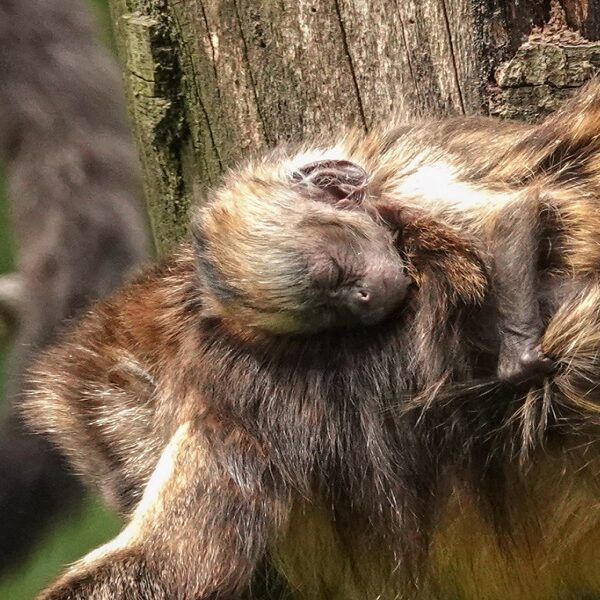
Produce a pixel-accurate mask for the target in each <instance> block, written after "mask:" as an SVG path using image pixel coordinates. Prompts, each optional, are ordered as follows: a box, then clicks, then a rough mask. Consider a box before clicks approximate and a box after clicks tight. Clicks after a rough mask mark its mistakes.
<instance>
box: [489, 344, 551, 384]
mask: <svg viewBox="0 0 600 600" xmlns="http://www.w3.org/2000/svg"><path fill="white" fill-rule="evenodd" d="M553 370H554V362H553V361H552V360H551V359H550V358H548V357H547V356H546V355H545V354H544V353H543V351H542V348H541V346H540V344H539V343H538V344H536V345H524V344H523V343H521V344H520V345H517V346H514V345H513V346H511V345H507V346H505V347H504V348H503V349H502V351H501V352H500V360H499V361H498V378H499V379H500V380H501V381H503V382H505V383H510V384H513V385H518V384H523V383H533V382H535V381H541V380H542V379H543V378H544V377H546V376H547V375H549V374H550V373H552V371H553Z"/></svg>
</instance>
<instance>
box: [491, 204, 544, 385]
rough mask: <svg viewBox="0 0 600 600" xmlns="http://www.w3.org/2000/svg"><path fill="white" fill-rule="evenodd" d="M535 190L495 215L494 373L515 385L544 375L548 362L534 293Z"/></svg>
mask: <svg viewBox="0 0 600 600" xmlns="http://www.w3.org/2000/svg"><path fill="white" fill-rule="evenodd" d="M538 198H539V196H538V194H537V193H533V194H527V195H526V196H525V197H523V198H521V199H519V200H518V201H516V202H514V203H510V204H508V205H507V206H506V207H504V208H503V209H502V210H501V211H499V213H498V215H497V217H496V218H495V219H494V222H493V223H494V225H493V232H492V235H491V240H492V248H491V254H492V261H493V268H492V277H493V284H494V290H495V292H496V297H497V306H498V313H499V317H500V322H499V333H500V351H499V357H498V377H499V378H500V379H501V380H503V381H508V382H512V383H519V382H523V381H526V380H528V379H531V378H532V377H538V376H540V375H543V374H544V373H548V372H549V371H550V370H551V369H552V361H551V360H550V359H548V358H547V357H545V356H544V354H543V352H542V350H541V346H540V340H541V337H542V333H543V324H542V320H541V316H540V309H539V301H538V295H537V293H536V286H537V274H538V262H539V244H540V223H541V216H540V211H541V207H540V203H539V199H538Z"/></svg>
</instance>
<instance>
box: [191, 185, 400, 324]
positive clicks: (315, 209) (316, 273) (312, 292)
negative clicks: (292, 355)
mask: <svg viewBox="0 0 600 600" xmlns="http://www.w3.org/2000/svg"><path fill="white" fill-rule="evenodd" d="M194 233H195V238H196V241H197V249H198V260H199V269H200V273H201V278H202V281H203V283H204V285H205V286H206V289H207V297H208V301H207V311H208V313H209V314H212V315H215V316H218V317H221V318H223V319H224V320H226V321H229V322H232V321H233V322H235V324H236V325H237V326H238V327H242V328H256V329H259V330H263V331H266V332H269V333H275V334H306V333H314V332H318V331H323V330H326V329H330V328H335V327H362V326H368V325H373V324H376V323H379V322H381V321H382V320H383V319H385V318H386V317H388V316H389V315H391V314H392V313H393V312H394V311H396V310H397V309H399V308H400V307H401V306H402V304H403V301H404V299H405V297H406V294H407V291H408V288H409V286H410V284H411V280H410V278H409V277H408V275H407V274H406V269H405V264H404V262H403V260H402V258H401V257H400V255H399V254H398V252H397V250H396V248H395V245H394V241H393V239H392V235H391V233H390V232H389V231H388V229H387V228H385V227H383V226H381V225H380V224H378V223H377V222H376V221H375V220H374V219H373V218H372V217H371V216H369V215H368V214H367V213H366V212H364V211H362V210H340V209H338V208H336V207H335V206H332V205H331V204H330V203H327V202H318V201H315V198H314V196H312V195H311V196H310V197H308V196H307V194H306V193H304V190H303V189H298V188H296V187H294V186H289V185H282V184H279V183H278V182H273V181H269V182H265V181H263V180H256V179H255V180H241V181H240V180H237V181H236V180H235V179H234V180H232V181H231V182H230V184H229V185H228V186H226V187H225V188H223V189H221V190H219V191H217V193H216V194H215V197H214V198H213V199H212V202H210V203H209V204H208V206H207V207H206V208H204V209H203V210H201V211H200V212H199V213H198V215H197V218H196V219H195V222H194Z"/></svg>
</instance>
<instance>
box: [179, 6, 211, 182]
mask: <svg viewBox="0 0 600 600" xmlns="http://www.w3.org/2000/svg"><path fill="white" fill-rule="evenodd" d="M172 14H173V21H174V22H175V27H176V28H177V31H178V35H177V36H176V39H177V40H178V41H179V42H180V43H179V47H180V48H182V50H183V52H184V53H185V54H186V55H187V60H188V63H189V64H191V65H193V64H194V59H193V55H192V53H191V52H190V50H189V48H188V43H187V42H186V40H185V36H184V35H183V33H182V28H181V25H180V23H179V19H178V18H177V14H176V13H175V12H173V13H172ZM209 37H210V34H209ZM188 71H189V72H190V73H191V75H192V87H193V89H194V90H195V92H196V93H195V96H196V97H197V98H198V105H199V107H200V110H201V111H202V115H203V117H204V119H205V121H206V129H207V131H208V137H209V139H210V143H211V144H212V147H213V150H214V152H215V156H216V158H217V162H218V163H219V171H220V172H221V173H222V172H223V161H222V160H221V153H220V152H219V148H218V145H217V140H216V138H215V135H214V131H213V127H212V125H211V122H210V117H209V112H208V110H207V109H206V106H205V105H204V102H203V100H202V97H201V96H200V91H199V90H200V88H199V86H198V82H197V81H196V69H194V68H193V67H192V68H191V69H188Z"/></svg>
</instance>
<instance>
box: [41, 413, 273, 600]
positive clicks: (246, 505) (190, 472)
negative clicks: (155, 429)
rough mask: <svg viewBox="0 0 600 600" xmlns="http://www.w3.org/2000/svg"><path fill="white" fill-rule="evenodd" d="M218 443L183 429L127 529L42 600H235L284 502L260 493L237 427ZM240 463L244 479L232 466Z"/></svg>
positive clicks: (256, 470)
mask: <svg viewBox="0 0 600 600" xmlns="http://www.w3.org/2000/svg"><path fill="white" fill-rule="evenodd" d="M217 437H218V438H219V437H220V439H217V440H213V439H212V435H210V442H209V436H207V434H206V430H205V428H204V427H198V426H197V425H195V424H192V423H187V424H184V425H182V426H180V427H179V429H178V430H177V432H176V433H175V435H174V436H173V437H172V439H171V440H170V442H169V444H168V445H167V446H166V448H165V450H164V451H163V453H162V455H161V458H160V460H159V461H158V463H157V465H156V468H155V470H154V472H153V474H152V476H151V478H150V480H149V482H148V484H147V486H146V489H145V491H144V495H143V497H142V499H141V501H140V503H139V505H138V506H137V508H136V510H135V511H134V513H133V516H132V518H131V520H130V522H129V524H128V525H127V526H126V527H125V529H124V530H123V531H122V532H121V533H120V534H119V535H118V536H117V537H116V538H115V539H114V540H112V541H111V542H109V543H107V544H106V545H104V546H102V547H100V548H98V549H97V550H95V551H93V552H91V553H90V554H88V555H87V556H86V557H85V558H83V559H82V560H81V561H80V562H79V563H77V564H76V565H74V566H73V567H72V568H71V569H70V570H69V571H67V573H66V574H65V575H64V576H63V577H62V578H61V579H60V580H59V581H58V582H56V583H55V584H54V585H53V586H51V587H50V588H49V589H48V590H46V591H45V592H43V593H42V594H41V595H40V597H39V600H79V599H84V598H85V599H90V600H108V599H111V600H119V599H122V600H131V599H133V598H140V599H142V598H143V599H144V600H146V599H147V600H175V599H177V600H187V599H189V600H203V599H207V598H211V599H212V598H216V597H219V598H238V597H240V596H241V594H242V593H243V590H244V589H245V588H246V587H247V586H248V584H249V582H250V579H251V577H252V575H253V573H254V570H255V568H256V566H257V564H258V563H259V562H260V561H261V559H262V557H263V555H264V551H265V545H266V539H267V536H268V535H269V534H270V533H272V532H273V531H274V530H275V529H276V528H277V526H278V524H279V523H280V522H281V519H282V518H283V513H284V510H283V508H282V507H283V506H284V504H283V503H281V502H278V501H277V499H276V498H275V494H274V493H271V492H270V490H269V489H266V488H267V484H265V482H264V481H263V479H264V478H265V477H262V476H263V475H265V473H264V472H263V470H262V468H263V467H264V463H263V462H262V461H261V458H260V456H259V455H260V451H259V450H258V449H257V448H256V446H255V442H254V441H253V440H251V439H249V438H248V437H247V436H246V434H245V433H242V432H241V431H239V430H235V429H232V430H230V431H229V432H228V433H227V436H225V437H222V436H219V435H218V434H217ZM215 446H216V450H215ZM238 453H239V454H238ZM220 455H222V456H220ZM241 457H243V458H242V460H243V461H244V466H245V468H246V472H245V473H244V480H243V481H241V480H239V479H237V475H238V472H237V471H236V469H235V467H234V463H235V461H236V460H240V458H241ZM228 463H229V465H228ZM248 473H252V474H254V475H256V478H255V479H254V480H252V481H251V477H250V476H249V475H248ZM263 484H264V485H263Z"/></svg>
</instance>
